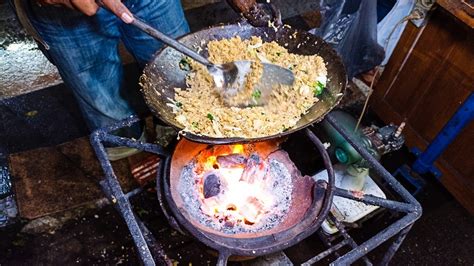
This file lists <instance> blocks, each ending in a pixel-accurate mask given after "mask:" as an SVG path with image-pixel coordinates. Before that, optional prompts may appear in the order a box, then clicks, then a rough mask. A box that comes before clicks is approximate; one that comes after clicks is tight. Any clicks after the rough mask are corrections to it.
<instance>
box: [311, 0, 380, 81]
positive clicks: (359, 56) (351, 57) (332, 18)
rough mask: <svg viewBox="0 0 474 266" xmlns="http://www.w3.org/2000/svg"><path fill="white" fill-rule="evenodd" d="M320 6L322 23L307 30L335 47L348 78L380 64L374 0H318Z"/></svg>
mask: <svg viewBox="0 0 474 266" xmlns="http://www.w3.org/2000/svg"><path fill="white" fill-rule="evenodd" d="M320 7H321V15H322V18H323V19H322V24H321V27H319V28H316V29H312V30H311V31H310V32H311V33H313V34H315V35H318V36H320V37H321V38H323V39H324V40H325V41H326V42H328V43H330V44H331V45H332V46H333V47H334V48H335V49H336V50H337V52H338V53H339V55H340V56H341V58H342V60H343V62H344V64H345V66H346V71H347V75H348V76H349V78H350V79H352V77H354V76H355V75H357V74H359V73H362V72H365V71H368V70H371V69H373V68H374V67H375V66H378V65H380V63H381V62H382V60H383V59H384V51H383V48H382V47H381V46H380V45H379V44H378V43H377V1H374V0H320Z"/></svg>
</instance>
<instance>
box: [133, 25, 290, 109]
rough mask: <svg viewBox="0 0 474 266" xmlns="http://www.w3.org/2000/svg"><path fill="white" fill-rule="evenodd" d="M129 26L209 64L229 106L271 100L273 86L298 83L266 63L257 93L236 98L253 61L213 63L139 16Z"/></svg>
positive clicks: (286, 73) (264, 102) (250, 104)
mask: <svg viewBox="0 0 474 266" xmlns="http://www.w3.org/2000/svg"><path fill="white" fill-rule="evenodd" d="M129 25H132V26H135V27H137V28H138V29H140V30H142V31H144V32H146V33H147V34H149V35H150V36H152V37H154V38H156V39H158V40H160V41H162V42H164V43H165V44H167V45H169V46H170V47H172V48H174V49H176V50H177V51H179V52H181V53H183V54H185V55H187V56H189V57H191V58H192V59H194V60H196V61H197V62H199V63H201V64H203V65H205V66H206V67H207V70H208V71H209V73H210V74H211V75H212V77H213V79H214V82H215V85H216V90H217V91H218V92H219V94H220V95H221V96H222V98H223V99H224V101H225V102H226V104H228V105H231V106H238V107H247V106H255V105H264V104H266V103H267V101H268V98H269V96H270V95H271V91H272V89H273V88H275V87H277V86H279V85H292V84H293V82H294V79H295V77H294V75H293V72H292V71H291V70H289V69H286V68H283V67H280V66H277V65H274V64H268V63H263V62H262V65H263V74H262V75H261V77H260V80H259V81H258V82H257V83H256V84H255V86H254V88H253V91H255V92H257V93H256V94H253V96H251V97H252V99H248V100H244V101H239V102H236V101H232V100H231V99H232V97H233V96H235V95H237V94H238V93H239V92H241V91H242V90H243V89H244V85H245V81H246V76H247V74H249V72H250V71H251V67H250V66H251V64H252V62H251V61H234V62H230V63H225V64H213V63H211V62H209V60H207V59H206V58H204V57H203V56H201V55H199V54H198V53H196V52H195V51H193V50H191V49H190V48H188V47H187V46H185V45H184V44H182V43H180V42H178V41H176V40H174V39H173V38H171V37H169V36H168V35H166V34H164V33H162V32H160V31H158V30H157V29H155V28H153V27H151V26H150V25H148V24H147V23H145V22H143V21H141V20H139V19H137V18H136V17H135V19H134V20H133V22H132V23H130V24H129ZM256 96H258V97H256Z"/></svg>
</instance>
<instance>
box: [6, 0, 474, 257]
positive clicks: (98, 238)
mask: <svg viewBox="0 0 474 266" xmlns="http://www.w3.org/2000/svg"><path fill="white" fill-rule="evenodd" d="M301 2H305V1H301ZM3 3H4V2H2V4H0V5H3ZM206 10H207V11H206ZM221 11H222V12H223V13H219V12H221ZM202 12H208V13H206V14H208V15H206V19H205V20H200V19H199V15H202V14H203V13H202ZM226 12H227V13H226ZM187 14H188V16H189V20H190V22H191V23H192V27H193V28H194V29H198V28H200V27H202V26H205V24H213V23H215V22H218V21H222V17H220V16H219V15H216V14H231V12H229V10H228V8H227V7H226V6H223V5H222V4H217V5H213V6H212V7H210V8H209V7H208V8H202V7H201V8H200V9H192V10H189V11H187ZM193 14H194V15H193ZM213 14H214V15H213ZM2 18H3V17H2ZM225 18H226V19H229V17H228V16H226V17H225ZM200 21H201V22H200ZM288 21H289V22H293V23H295V24H296V25H298V24H299V25H301V23H302V22H303V23H304V21H302V19H301V18H300V17H292V18H290V19H289V20H288ZM0 23H1V21H0ZM199 23H201V24H199ZM2 25H3V24H2ZM0 28H1V29H4V28H3V27H0ZM0 50H1V49H0ZM1 52H2V51H0V56H1ZM1 62H2V61H1V60H0V64H1ZM0 73H1V72H0ZM3 81H4V80H3V77H0V82H3ZM2 84H3V83H2ZM0 88H2V87H1V86H0ZM25 88H26V87H22V88H20V91H18V94H22V93H24V92H25V91H24V90H21V89H25ZM27 89H30V88H27ZM0 92H1V89H0ZM15 93H16V92H15ZM15 95H17V94H15ZM1 98H2V96H1V94H0V99H1ZM0 119H1V121H2V123H0V140H1V142H0V164H1V163H3V164H6V163H7V161H6V157H7V155H9V154H12V153H18V152H27V151H30V150H31V149H36V148H38V147H50V148H51V149H53V150H55V151H62V152H64V145H66V146H67V147H70V148H74V147H75V148H76V149H78V150H81V151H82V150H84V143H83V142H82V141H77V140H76V141H73V142H71V140H72V139H76V138H79V137H82V136H85V135H87V134H88V132H87V130H86V129H85V125H84V122H83V120H82V117H81V114H80V112H79V111H78V109H77V105H76V104H75V102H74V99H73V97H72V95H71V93H70V92H69V91H68V90H67V88H65V87H64V86H62V85H60V86H53V87H49V88H47V89H44V90H37V91H35V92H32V93H29V94H25V95H22V96H19V97H12V98H9V99H3V100H0ZM63 142H67V143H66V144H63V145H62V146H58V145H59V144H60V143H63ZM302 145H303V146H305V145H304V143H303V144H302ZM61 147H62V148H61ZM46 149H49V148H46ZM34 152H37V151H34ZM28 154H30V155H34V153H31V152H28ZM47 154H48V152H47V153H46V155H44V154H43V153H42V155H37V156H46V157H45V158H41V159H43V160H46V161H49V160H48V159H50V162H51V163H52V162H53V161H54V162H56V163H59V164H60V163H61V160H62V159H67V160H68V163H71V160H72V161H73V162H75V160H80V159H81V158H82V157H81V158H77V157H76V156H72V157H71V156H69V157H68V156H65V157H61V156H59V157H61V158H62V159H61V158H59V157H54V156H50V157H47V156H48V155H47ZM63 154H64V153H63ZM68 154H71V153H68ZM73 154H74V153H73ZM16 156H17V158H19V159H21V158H25V157H23V156H20V155H16ZM18 156H19V157H18ZM54 158H56V159H54ZM412 159H413V158H411V157H410V154H409V153H408V152H407V151H406V150H404V151H400V152H397V153H395V154H392V155H388V156H387V157H385V158H384V165H385V166H386V167H387V168H389V169H390V170H394V169H395V168H396V167H398V166H399V165H401V164H402V163H405V162H407V161H408V162H410V161H411V160H412ZM57 160H59V161H57ZM79 165H80V164H79ZM314 165H315V159H314V158H307V160H304V161H302V162H301V163H300V165H299V166H300V167H301V168H302V169H301V170H302V171H303V172H305V171H306V172H308V173H309V172H311V171H312V168H313V167H314ZM44 167H50V163H49V162H48V163H45V165H44ZM75 167H76V166H75ZM66 168H67V167H66ZM76 170H77V169H76ZM79 171H85V172H86V173H85V175H84V176H86V178H90V179H88V180H87V181H85V180H84V183H87V184H89V185H90V186H91V187H93V190H95V192H94V193H95V194H94V197H92V199H93V200H92V202H93V203H94V204H95V203H97V201H100V199H101V193H100V192H99V190H98V185H97V179H98V178H100V173H97V172H94V171H92V172H90V171H89V172H87V170H84V169H79ZM33 172H35V173H36V171H33ZM67 172H68V171H67V169H66V170H65V173H67ZM71 172H72V171H71ZM71 172H70V173H71ZM91 173H92V174H91ZM38 175H39V172H38ZM98 175H99V176H98ZM26 176H31V174H27V175H26ZM37 177H38V180H41V178H40V177H39V176H34V175H33V176H32V177H31V179H32V180H34V178H37ZM74 180H75V181H74V182H81V179H80V178H77V176H76V178H75V179H74ZM427 180H428V186H427V187H426V189H425V191H424V192H423V193H421V195H419V196H418V199H419V201H420V202H421V204H422V205H423V208H424V214H423V216H422V218H421V219H420V220H419V221H418V222H416V223H415V225H414V227H413V229H412V231H411V232H410V233H409V234H408V236H407V239H406V240H405V242H404V244H403V245H402V246H401V248H400V250H399V252H398V253H396V255H395V257H394V258H393V261H392V264H393V265H474V247H473V246H472V244H471V243H473V241H474V219H473V217H472V216H470V215H469V214H468V213H467V212H466V211H465V210H464V209H462V207H461V206H460V205H459V204H458V203H457V202H456V201H455V200H454V199H453V197H451V196H450V195H449V193H447V192H446V191H445V190H444V188H443V187H442V186H441V185H440V184H439V183H437V182H436V181H435V180H432V179H431V178H430V177H427ZM68 182H73V181H72V179H71V180H69V181H68ZM72 184H73V183H72ZM43 185H44V184H43ZM35 186H37V185H34V186H30V187H29V189H35ZM26 191H28V190H26ZM55 191H56V192H57V193H59V194H58V195H56V196H57V197H58V198H59V199H60V198H61V197H63V196H62V195H61V193H64V192H65V191H62V190H61V189H60V188H56V189H52V190H51V192H53V194H51V195H49V196H48V197H54V195H55V194H54V192H55ZM68 194H70V192H68ZM76 194H78V195H80V194H81V190H78V191H76ZM82 194H83V195H85V196H86V195H88V194H86V193H82ZM32 199H33V198H31V200H32ZM89 202H90V200H89ZM46 203H48V202H46ZM53 203H54V202H53ZM65 203H67V202H65ZM133 203H134V206H135V211H136V213H137V214H138V215H139V216H140V217H142V218H144V220H146V221H148V224H147V225H148V226H149V227H150V229H151V230H152V231H153V233H154V235H155V237H157V238H158V239H159V240H161V241H162V244H163V246H164V248H165V250H166V252H167V254H168V255H169V256H170V257H171V258H172V259H173V260H175V261H179V262H180V265H188V263H189V262H192V264H193V265H207V264H209V263H210V264H212V263H214V262H215V258H214V257H212V256H210V255H209V254H208V253H207V252H206V248H205V247H203V246H202V245H200V244H199V243H197V242H196V241H194V240H193V239H192V238H190V237H186V236H182V235H180V234H179V233H177V232H175V231H174V230H172V229H171V228H170V227H169V226H168V224H167V221H166V220H165V219H164V218H163V215H162V214H161V212H160V211H159V207H158V206H157V202H156V197H155V195H154V193H153V192H144V193H142V194H140V195H139V196H137V197H136V198H135V199H134V200H133ZM94 204H93V207H90V206H85V205H87V204H84V206H83V207H84V209H83V210H82V209H81V210H80V211H76V210H77V209H79V208H73V210H74V211H73V210H69V211H64V210H63V211H62V212H60V214H57V213H56V214H57V215H62V217H63V218H64V217H66V218H68V219H66V218H64V220H67V221H66V222H65V223H64V222H59V223H56V224H55V222H54V221H55V220H54V219H56V220H58V219H59V218H58V217H56V218H54V217H55V216H54V215H53V216H52V217H53V218H52V219H50V220H47V221H46V222H48V221H49V223H51V224H52V226H51V224H50V225H49V226H48V225H46V226H43V227H41V226H37V227H35V228H37V229H38V228H39V229H43V230H39V229H38V230H37V231H36V232H35V230H33V229H31V227H32V226H30V227H25V225H27V224H28V223H29V222H30V221H29V220H26V219H22V220H20V221H19V222H18V223H17V224H15V225H13V226H11V227H8V228H4V229H0V239H1V241H0V265H28V264H30V265H31V264H33V265H37V264H45V265H69V264H81V265H91V264H133V265H135V264H138V263H139V261H138V258H137V255H136V252H135V250H134V247H133V242H132V240H131V238H130V235H129V233H128V230H127V228H126V226H125V224H124V223H123V221H122V219H121V218H120V217H119V215H118V213H117V212H116V211H115V209H113V208H112V207H111V206H110V205H105V206H104V204H103V203H101V204H95V205H94ZM33 207H34V206H33ZM33 209H34V208H33ZM71 212H72V213H71ZM64 213H67V214H64ZM63 218H61V219H59V220H61V221H64V220H62V219H63ZM392 219H394V217H392V214H391V213H387V212H385V213H381V214H379V215H377V216H376V217H374V218H372V219H370V220H369V221H367V222H366V223H365V224H364V226H363V228H361V229H354V230H352V231H351V234H354V236H355V238H356V240H358V241H362V240H364V239H366V238H367V237H368V236H370V235H371V234H373V233H374V232H376V231H377V230H378V229H379V228H380V227H382V226H385V225H386V224H387V222H388V221H391V220H392ZM30 225H31V224H30ZM45 228H46V229H45ZM22 230H23V231H22ZM38 231H42V232H38ZM383 248H386V247H385V246H383V247H381V248H380V249H377V250H376V251H375V252H374V253H373V254H371V258H374V259H377V258H380V257H381V256H382V255H383V251H384V250H383ZM321 249H322V244H321V242H320V241H319V240H318V238H317V237H316V236H312V237H310V238H309V239H307V240H305V241H303V242H302V243H301V244H299V245H297V246H295V247H293V248H290V249H288V250H286V251H285V253H286V254H287V256H288V257H289V258H290V259H291V260H292V261H293V262H294V263H295V264H298V263H301V262H303V261H304V260H306V259H308V258H310V257H311V256H314V255H315V254H316V253H317V251H321ZM330 259H334V258H330ZM326 262H327V261H326Z"/></svg>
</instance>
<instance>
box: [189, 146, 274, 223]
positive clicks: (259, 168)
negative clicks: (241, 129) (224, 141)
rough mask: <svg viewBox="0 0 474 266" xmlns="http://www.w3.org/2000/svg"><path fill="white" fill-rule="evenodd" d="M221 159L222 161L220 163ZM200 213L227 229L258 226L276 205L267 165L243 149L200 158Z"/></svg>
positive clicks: (210, 152) (233, 148) (211, 152)
mask: <svg viewBox="0 0 474 266" xmlns="http://www.w3.org/2000/svg"><path fill="white" fill-rule="evenodd" d="M218 158H219V160H218ZM197 159H198V162H201V163H200V165H202V169H201V168H199V170H198V171H197V172H198V173H197V174H198V175H199V187H200V189H199V190H200V193H199V196H200V197H199V199H200V202H201V210H202V211H203V212H204V213H205V214H207V215H209V216H211V217H214V218H216V219H217V220H218V221H219V222H221V223H225V224H226V225H227V226H234V225H235V224H239V223H245V224H249V225H251V224H255V223H257V222H258V221H259V219H260V218H261V216H262V215H263V214H264V213H266V212H268V211H269V210H270V208H271V206H272V205H273V203H274V200H273V196H272V194H271V190H270V189H269V185H271V184H270V182H267V180H266V178H265V174H266V171H265V170H266V167H267V164H266V162H265V161H264V160H261V159H260V157H259V156H258V155H257V154H250V156H249V155H248V154H247V153H246V151H245V150H244V145H241V144H238V145H232V146H227V149H226V148H222V147H220V148H217V149H210V150H208V151H206V152H203V153H202V154H201V156H199V157H198V158H197Z"/></svg>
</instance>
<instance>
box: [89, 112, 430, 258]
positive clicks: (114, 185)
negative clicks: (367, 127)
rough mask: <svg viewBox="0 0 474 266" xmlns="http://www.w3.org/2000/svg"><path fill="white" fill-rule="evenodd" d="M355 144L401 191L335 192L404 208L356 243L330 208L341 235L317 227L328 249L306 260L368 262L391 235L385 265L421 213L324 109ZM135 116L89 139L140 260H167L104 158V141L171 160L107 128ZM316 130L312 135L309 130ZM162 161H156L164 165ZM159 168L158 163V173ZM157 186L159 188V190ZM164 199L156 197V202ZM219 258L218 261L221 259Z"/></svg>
mask: <svg viewBox="0 0 474 266" xmlns="http://www.w3.org/2000/svg"><path fill="white" fill-rule="evenodd" d="M325 119H326V120H327V121H328V122H329V123H330V124H331V125H332V126H333V127H334V128H335V129H336V130H337V131H338V132H339V133H340V134H341V135H342V136H343V137H344V138H345V139H346V140H347V141H348V142H349V143H350V144H351V145H352V146H353V147H354V149H355V150H357V151H358V152H359V153H360V154H361V156H362V157H363V158H364V159H366V160H367V162H368V163H369V165H370V166H371V170H372V171H373V173H375V174H376V175H378V176H379V177H381V178H382V179H383V180H384V181H385V182H386V183H387V184H388V186H389V187H390V188H391V189H392V190H393V191H394V192H395V194H396V195H397V196H398V197H400V199H401V200H400V201H395V200H390V199H384V198H380V197H377V196H374V195H370V194H363V193H361V192H359V191H349V190H345V189H341V188H337V187H335V188H333V189H334V195H335V196H339V197H343V198H347V199H352V200H355V201H360V202H363V203H366V204H369V205H374V206H379V207H382V208H385V209H388V210H392V211H396V212H400V213H403V214H404V216H403V217H402V218H400V219H398V220H397V221H395V222H394V223H392V224H390V225H388V226H387V227H386V228H384V229H383V230H381V231H380V232H378V233H377V234H375V235H374V236H373V237H371V238H370V239H368V240H367V241H365V242H363V243H360V244H358V243H356V242H355V241H354V239H353V238H352V237H351V236H350V235H349V234H348V232H347V230H346V228H345V226H344V225H343V224H342V223H341V222H339V221H338V220H337V219H336V218H335V217H334V216H333V215H332V214H329V216H328V218H329V219H330V220H331V222H332V223H333V224H334V225H335V226H336V228H337V229H338V231H339V233H340V234H341V236H342V240H341V241H339V242H337V243H335V242H334V241H332V239H331V238H328V237H327V235H326V234H325V233H324V232H323V231H322V229H320V230H319V231H318V232H317V234H318V236H319V237H320V238H321V240H322V241H323V243H324V244H325V245H326V247H327V250H325V251H323V252H321V253H319V254H318V255H316V256H314V257H313V258H311V259H310V260H308V261H307V262H305V263H304V265H310V264H313V263H316V262H318V261H320V260H322V259H323V258H325V257H327V256H329V255H331V254H332V255H335V256H336V257H337V259H336V260H335V261H334V262H332V263H331V265H347V264H350V263H353V262H355V261H356V260H358V259H361V258H362V259H363V260H364V262H365V263H366V264H367V265H372V263H371V262H370V261H369V259H368V258H367V257H366V256H365V255H367V254H368V253H369V252H370V251H372V250H373V249H375V248H376V247H378V246H380V245H381V244H382V243H385V242H387V241H389V240H390V239H392V238H393V241H392V243H391V245H390V246H389V248H388V249H387V251H386V253H385V255H384V257H383V259H382V261H381V262H379V263H377V264H382V265H386V264H388V262H389V261H390V260H391V259H392V257H393V255H394V254H395V252H396V251H397V250H398V248H399V247H400V245H401V244H402V242H403V240H404V239H405V237H406V235H407V233H408V232H409V231H410V229H411V227H412V226H413V223H414V222H415V221H416V220H417V219H418V218H420V216H421V213H422V209H421V206H420V204H419V203H418V201H416V199H415V198H414V197H413V196H412V195H411V194H410V193H409V192H408V191H407V190H406V189H405V188H404V187H403V186H402V185H401V184H400V183H399V182H398V181H397V180H396V179H395V178H394V177H393V176H392V175H391V174H390V173H389V172H388V171H387V170H386V169H385V168H384V167H383V166H382V165H381V164H380V163H379V162H378V161H377V160H376V159H375V158H373V157H372V156H371V155H370V154H369V153H368V152H367V151H366V150H365V149H364V147H362V146H360V145H359V144H358V143H357V141H356V140H355V139H354V138H353V137H352V136H351V133H350V132H347V131H346V130H345V129H344V128H343V127H342V126H340V125H339V124H338V122H337V120H336V119H335V118H334V117H333V116H332V115H331V114H328V115H327V116H326V118H325ZM137 121H139V119H138V118H137V117H131V118H130V119H127V120H125V121H122V122H119V123H117V124H114V125H112V126H109V127H107V128H104V129H99V130H97V131H95V132H93V133H92V135H91V144H92V146H93V148H94V150H95V152H96V154H97V158H98V159H99V161H100V164H101V167H102V169H103V170H104V174H105V178H104V179H103V180H102V182H101V185H102V188H103V191H104V193H105V194H106V195H107V197H108V198H109V200H110V201H111V202H112V203H114V205H115V207H116V209H117V211H118V212H119V213H120V214H121V216H122V217H123V219H124V220H125V222H126V224H127V226H128V228H129V230H130V234H131V236H132V238H133V240H134V242H135V246H136V249H137V253H138V254H139V256H140V258H141V260H142V261H143V264H144V265H156V264H157V263H158V264H159V265H171V260H170V258H168V257H167V256H166V254H165V253H164V251H163V248H162V247H161V245H160V242H159V240H158V239H155V238H154V236H153V234H152V233H151V232H150V230H148V228H147V227H146V226H145V224H144V223H143V222H142V221H141V220H140V219H139V218H138V217H137V216H136V215H135V214H134V213H133V211H132V208H131V204H130V201H129V197H130V196H133V195H134V194H136V193H138V192H139V191H137V190H136V191H133V192H132V193H129V194H125V193H124V192H123V190H122V188H121V187H120V184H119V182H118V180H117V177H116V176H115V173H114V171H113V169H112V166H111V164H110V161H109V160H108V158H107V154H106V151H105V148H104V144H105V143H107V144H108V145H114V146H126V147H131V148H136V149H139V150H142V151H145V152H150V153H154V154H157V155H158V156H160V157H161V159H162V160H163V161H162V162H166V161H167V160H170V157H171V156H170V155H171V153H170V152H169V151H167V150H166V149H164V148H163V147H161V146H159V145H156V144H151V143H142V142H139V141H136V140H132V139H127V138H122V137H117V136H114V135H112V134H110V132H113V131H114V130H117V129H119V128H122V127H126V126H129V125H131V124H133V123H135V122H137ZM306 133H307V135H308V136H310V135H313V134H312V133H311V131H310V130H309V129H306ZM313 136H314V135H313ZM163 165H164V163H160V167H162V166H163ZM161 170H162V169H159V171H158V174H160V173H161V172H162V171H161ZM159 191H160V190H159ZM162 204H163V201H162V200H160V205H162ZM164 214H165V216H167V218H168V220H169V221H171V224H170V225H171V226H172V227H173V228H179V226H178V225H177V224H173V222H172V221H173V220H174V219H173V218H172V217H168V216H169V215H168V214H167V213H166V211H165V212H164ZM345 246H349V247H350V248H351V250H350V251H349V252H347V253H345V254H340V252H341V248H343V247H345ZM222 262H223V261H220V263H222Z"/></svg>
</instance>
